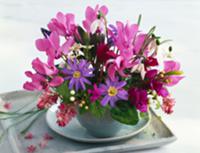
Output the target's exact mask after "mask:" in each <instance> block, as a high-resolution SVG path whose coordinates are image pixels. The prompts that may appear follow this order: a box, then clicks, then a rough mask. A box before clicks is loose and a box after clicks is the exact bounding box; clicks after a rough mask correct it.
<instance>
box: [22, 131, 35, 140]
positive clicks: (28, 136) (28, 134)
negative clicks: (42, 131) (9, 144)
mask: <svg viewBox="0 0 200 153" xmlns="http://www.w3.org/2000/svg"><path fill="white" fill-rule="evenodd" d="M24 138H25V139H33V134H32V133H31V132H28V133H27V134H26V135H25V137H24Z"/></svg>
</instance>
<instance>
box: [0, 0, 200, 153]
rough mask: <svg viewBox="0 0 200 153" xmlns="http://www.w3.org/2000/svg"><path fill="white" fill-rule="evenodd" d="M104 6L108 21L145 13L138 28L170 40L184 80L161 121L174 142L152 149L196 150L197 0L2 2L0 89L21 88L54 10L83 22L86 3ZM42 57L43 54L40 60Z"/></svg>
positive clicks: (199, 92)
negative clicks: (169, 112) (153, 30)
mask: <svg viewBox="0 0 200 153" xmlns="http://www.w3.org/2000/svg"><path fill="white" fill-rule="evenodd" d="M96 4H106V5H107V6H108V7H109V15H108V20H109V21H110V23H114V22H115V21H116V20H121V21H127V20H130V22H132V23H135V22H136V21H137V17H138V15H139V14H140V13H141V14H142V15H143V18H142V25H141V29H144V31H147V30H148V29H149V28H150V27H151V26H154V25H156V26H157V32H156V34H158V35H161V36H163V38H171V39H173V46H174V52H175V55H176V59H177V60H179V61H180V62H181V63H182V69H183V70H184V72H185V76H186V78H185V79H184V80H183V81H182V82H181V83H180V84H179V85H178V86H177V87H175V88H173V89H172V94H173V96H174V97H175V98H176V101H177V103H176V107H175V113H174V114H173V115H172V116H164V117H163V118H164V120H165V121H166V122H167V123H168V125H169V127H170V128H171V129H172V130H173V131H174V132H175V134H176V135H177V137H178V141H176V142H175V143H173V144H171V145H169V146H166V147H163V148H160V149H156V150H150V151H144V152H145V153H146V152H152V153H161V152H162V153H188V152H191V153H200V144H199V142H200V132H199V130H200V113H199V112H200V111H199V109H200V89H199V87H200V1H198V0H196V1H195V0H188V1H186V0H182V1H181V0H169V1H164V0H163V1H162V0H146V1H145V0H109V1H95V0H93V1H89V0H84V1H77V0H0V92H6V91H11V90H18V89H22V85H23V82H24V81H26V80H27V78H26V77H25V75H24V71H25V70H28V69H31V61H32V59H33V58H35V57H37V56H39V57H41V58H44V57H45V56H44V54H42V53H39V52H38V51H37V50H36V48H35V46H34V41H35V39H36V38H39V37H42V35H41V33H40V27H45V26H46V24H47V23H48V22H49V20H50V19H51V18H52V17H54V16H55V14H56V12H58V11H62V12H72V13H75V14H76V22H77V23H79V24H81V21H82V20H83V18H84V10H85V8H86V6H87V5H91V6H93V7H94V6H95V5H96ZM44 59H45V58H44Z"/></svg>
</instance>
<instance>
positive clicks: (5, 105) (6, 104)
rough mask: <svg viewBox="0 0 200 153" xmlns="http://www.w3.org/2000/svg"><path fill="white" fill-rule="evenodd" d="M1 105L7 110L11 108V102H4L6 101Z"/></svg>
mask: <svg viewBox="0 0 200 153" xmlns="http://www.w3.org/2000/svg"><path fill="white" fill-rule="evenodd" d="M3 107H4V108H5V109H7V110H10V109H11V108H12V105H11V103H8V102H6V103H5V104H4V105H3Z"/></svg>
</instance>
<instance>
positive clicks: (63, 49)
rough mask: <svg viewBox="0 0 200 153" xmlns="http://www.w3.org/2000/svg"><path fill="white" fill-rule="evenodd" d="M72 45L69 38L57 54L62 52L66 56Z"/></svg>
mask: <svg viewBox="0 0 200 153" xmlns="http://www.w3.org/2000/svg"><path fill="white" fill-rule="evenodd" d="M73 44H74V39H73V38H72V37H70V38H69V39H68V40H67V41H66V42H65V43H64V44H63V45H62V46H61V47H60V48H59V50H58V52H59V53H61V52H63V53H64V54H67V53H68V52H69V49H70V47H71V46H72V45H73Z"/></svg>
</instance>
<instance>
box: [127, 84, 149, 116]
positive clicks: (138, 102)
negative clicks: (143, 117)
mask: <svg viewBox="0 0 200 153" xmlns="http://www.w3.org/2000/svg"><path fill="white" fill-rule="evenodd" d="M128 93H129V99H130V102H131V104H132V105H134V106H135V107H136V108H137V109H138V110H139V111H140V112H147V108H148V98H147V91H146V90H144V89H139V88H131V89H129V91H128Z"/></svg>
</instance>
